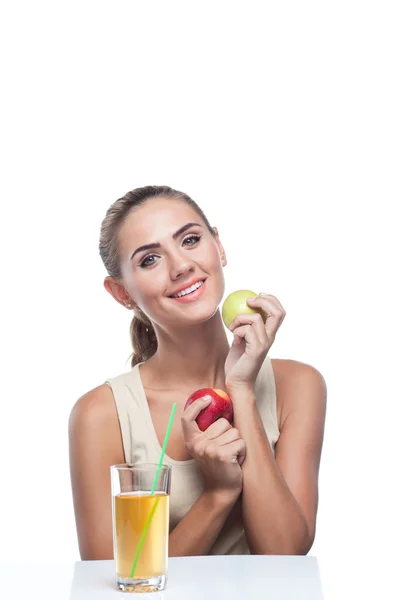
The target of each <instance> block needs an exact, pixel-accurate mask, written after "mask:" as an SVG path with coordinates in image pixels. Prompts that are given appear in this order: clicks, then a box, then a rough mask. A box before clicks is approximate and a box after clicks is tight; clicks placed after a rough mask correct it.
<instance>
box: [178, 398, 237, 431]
mask: <svg viewBox="0 0 400 600" xmlns="http://www.w3.org/2000/svg"><path fill="white" fill-rule="evenodd" d="M208 396H211V402H210V404H209V405H208V406H206V408H203V410H202V411H201V412H200V413H199V414H198V416H197V418H196V423H197V425H198V427H199V429H200V431H205V430H206V429H207V427H210V425H211V424H212V423H214V421H216V420H217V419H220V418H221V417H223V418H224V419H227V420H228V421H229V423H231V424H232V422H233V406H232V401H231V399H230V398H229V396H228V394H227V393H226V392H224V391H223V390H218V389H214V388H201V389H200V390H196V391H195V392H193V394H191V395H190V396H189V398H188V399H187V400H186V404H185V408H187V407H188V406H190V405H191V404H192V402H195V401H196V400H198V399H199V398H206V397H208Z"/></svg>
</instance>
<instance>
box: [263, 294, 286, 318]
mask: <svg viewBox="0 0 400 600" xmlns="http://www.w3.org/2000/svg"><path fill="white" fill-rule="evenodd" d="M259 296H261V298H270V299H271V300H272V301H273V302H275V304H276V305H277V306H278V308H279V309H280V310H281V311H282V312H283V313H285V314H286V311H285V309H284V308H283V306H282V304H281V303H280V302H279V300H278V298H277V297H276V296H273V295H272V294H264V292H260V294H259Z"/></svg>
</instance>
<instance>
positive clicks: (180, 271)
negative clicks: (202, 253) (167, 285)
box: [170, 250, 194, 280]
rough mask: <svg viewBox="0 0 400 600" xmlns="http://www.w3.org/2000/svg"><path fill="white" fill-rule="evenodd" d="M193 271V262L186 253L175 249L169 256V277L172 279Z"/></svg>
mask: <svg viewBox="0 0 400 600" xmlns="http://www.w3.org/2000/svg"><path fill="white" fill-rule="evenodd" d="M192 271H194V263H193V261H192V260H191V259H190V258H189V256H188V255H187V254H184V253H183V252H180V251H179V250H176V251H175V252H174V253H173V255H171V257H170V277H171V279H172V280H175V279H179V278H182V277H184V276H185V275H186V274H188V273H191V272H192Z"/></svg>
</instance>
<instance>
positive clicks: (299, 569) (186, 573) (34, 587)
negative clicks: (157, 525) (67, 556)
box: [0, 556, 324, 600]
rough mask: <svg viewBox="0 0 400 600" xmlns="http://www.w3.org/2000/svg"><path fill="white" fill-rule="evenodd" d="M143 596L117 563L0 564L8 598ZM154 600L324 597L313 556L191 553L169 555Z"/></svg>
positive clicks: (2, 593)
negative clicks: (118, 576) (118, 584)
mask: <svg viewBox="0 0 400 600" xmlns="http://www.w3.org/2000/svg"><path fill="white" fill-rule="evenodd" d="M130 596H131V597H132V596H133V597H136V598H137V597H138V594H129V593H124V592H120V591H118V590H117V589H116V588H115V584H114V561H111V560H110V561H108V560H102V561H82V562H76V563H70V564H68V563H66V564H63V563H39V562H38V563H33V562H32V563H28V562H24V563H11V562H10V563H0V598H4V599H6V598H7V600H16V599H19V598H21V599H25V598H26V599H28V598H29V600H39V599H40V600H47V599H48V598H49V599H50V598H51V599H52V600H95V599H96V600H97V599H99V600H115V599H116V598H119V599H120V600H121V599H122V598H124V599H125V600H126V599H127V597H128V598H129V597H130ZM140 597H141V598H143V597H148V598H151V599H153V600H161V599H163V600H172V599H173V600H198V599H200V598H201V599H202V600H204V599H206V600H214V599H218V600H221V599H225V598H229V600H236V599H239V598H240V599H246V600H250V599H252V598H257V599H259V598H263V599H264V598H265V599H266V600H267V599H268V600H269V599H271V600H292V599H293V600H294V599H296V600H322V599H323V598H324V596H323V595H322V590H321V581H320V575H319V569H318V561H317V559H316V558H315V557H313V556H192V557H184V558H170V559H169V561H168V582H167V587H166V589H165V590H164V591H163V592H152V593H149V594H140Z"/></svg>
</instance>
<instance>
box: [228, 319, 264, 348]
mask: <svg viewBox="0 0 400 600" xmlns="http://www.w3.org/2000/svg"><path fill="white" fill-rule="evenodd" d="M239 325H251V326H252V327H253V328H254V330H255V332H256V334H257V337H258V339H259V340H260V342H261V343H264V342H265V341H266V333H265V325H264V321H263V318H262V316H261V315H260V314H259V313H257V314H246V313H245V314H240V315H237V316H236V317H235V318H234V319H233V321H232V323H231V324H230V326H229V329H230V330H231V331H232V332H233V333H236V331H235V329H236V327H238V326H239Z"/></svg>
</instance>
